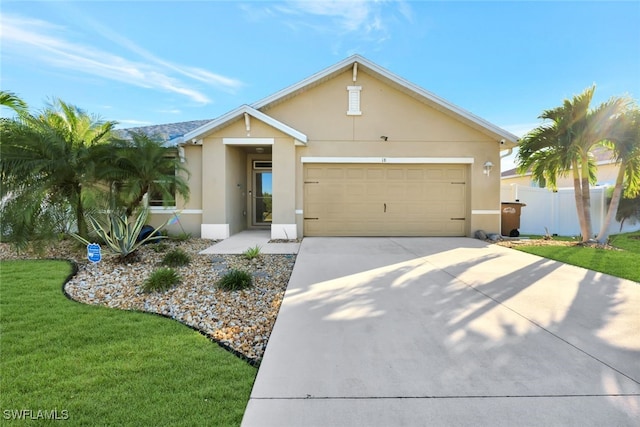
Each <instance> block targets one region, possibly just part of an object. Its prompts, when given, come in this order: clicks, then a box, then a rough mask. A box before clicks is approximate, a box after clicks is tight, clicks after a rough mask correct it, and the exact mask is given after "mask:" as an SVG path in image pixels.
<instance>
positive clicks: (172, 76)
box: [0, 15, 242, 104]
mask: <svg viewBox="0 0 640 427" xmlns="http://www.w3.org/2000/svg"><path fill="white" fill-rule="evenodd" d="M0 23H1V26H2V32H1V35H0V37H1V41H2V46H3V50H5V51H11V52H13V54H17V55H22V56H24V57H27V58H29V59H30V60H35V61H39V62H43V63H45V64H48V65H50V66H54V67H57V68H62V69H66V70H70V71H72V72H81V73H84V74H88V75H92V76H97V77H102V78H106V79H110V80H115V81H120V82H124V83H127V84H130V85H134V86H139V87H144V88H149V89H159V90H163V91H167V92H172V93H176V94H179V95H182V96H185V97H187V98H189V99H190V100H192V101H194V102H197V103H200V104H208V103H210V102H211V100H210V99H209V97H208V96H207V95H206V94H205V93H203V92H201V91H200V90H197V89H196V88H194V87H193V84H190V82H189V80H193V81H197V82H202V83H206V84H208V85H211V86H214V87H217V88H218V89H221V90H224V91H231V92H233V91H234V90H236V89H238V88H240V87H241V86H242V83H241V82H240V81H239V80H236V79H233V78H229V77H225V76H221V75H218V74H215V73H212V72H209V71H207V70H204V69H201V68H197V67H188V66H180V65H176V64H173V63H171V62H169V61H166V60H163V59H161V58H158V57H156V56H154V55H153V54H151V53H149V52H147V51H146V50H144V49H142V48H141V47H139V46H137V45H136V44H135V43H133V42H131V41H129V40H127V39H126V38H124V37H122V36H119V35H116V34H115V33H113V32H111V31H110V30H108V29H107V28H106V27H104V26H99V27H97V28H98V29H99V33H100V34H101V35H102V36H103V37H106V38H108V39H110V40H111V41H116V42H117V43H118V44H119V45H121V46H123V47H125V48H126V49H128V50H129V51H131V52H132V53H134V54H135V57H134V58H133V59H130V58H125V57H123V56H120V55H116V54H113V53H110V52H107V51H104V50H100V49H97V48H95V47H92V46H88V45H86V44H81V43H75V42H72V41H69V40H67V39H65V38H64V37H62V36H60V35H59V34H58V33H60V32H62V31H64V30H65V28H64V27H60V26H57V25H54V24H51V23H49V22H46V21H42V20H38V19H30V18H23V17H20V16H13V15H2V16H1V17H0ZM94 28H95V27H94ZM185 77H186V78H187V80H186V81H185V79H184V78H185Z"/></svg>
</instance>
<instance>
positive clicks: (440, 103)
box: [184, 55, 518, 149]
mask: <svg viewBox="0 0 640 427" xmlns="http://www.w3.org/2000/svg"><path fill="white" fill-rule="evenodd" d="M354 64H357V65H356V68H355V70H354V72H357V70H358V69H364V70H365V71H366V72H367V73H369V74H372V75H374V76H376V77H377V78H379V79H381V80H383V81H385V82H387V83H388V84H390V85H391V86H392V87H395V88H396V89H399V90H400V91H402V92H404V93H407V94H408V95H410V96H412V97H414V98H416V99H418V100H420V101H422V102H424V103H425V104H427V105H429V106H431V107H432V108H435V109H437V110H439V111H441V112H443V113H445V114H447V115H449V116H452V117H454V118H455V119H457V120H459V121H461V122H463V123H465V124H467V125H469V126H471V127H473V128H475V129H477V130H479V131H481V132H483V133H485V134H488V135H490V136H491V137H493V138H496V139H499V140H504V148H505V149H506V148H512V147H515V146H516V145H517V144H518V137H517V136H516V135H514V134H512V133H510V132H508V131H506V130H504V129H502V128H500V127H498V126H496V125H493V124H491V123H489V122H488V121H486V120H484V119H482V118H480V117H478V116H476V115H474V114H472V113H470V112H468V111H466V110H464V109H462V108H460V107H458V106H456V105H454V104H452V103H450V102H449V101H446V100H445V99H443V98H440V97H439V96H437V95H435V94H433V93H431V92H429V91H427V90H425V89H422V88H421V87H419V86H417V85H415V84H413V83H411V82H409V81H408V80H405V79H403V78H402V77H399V76H397V75H395V74H393V73H391V72H390V71H387V70H386V69H384V68H382V67H380V66H379V65H377V64H374V63H373V62H371V61H369V60H368V59H366V58H363V57H362V56H360V55H353V56H350V57H348V58H346V59H344V60H343V61H340V62H338V63H337V64H335V65H332V66H331V67H329V68H326V69H324V70H322V71H320V72H318V73H316V74H314V75H312V76H310V77H308V78H306V79H304V80H302V81H300V82H298V83H296V84H294V85H292V86H289V87H287V88H285V89H283V90H281V91H279V92H276V93H274V94H273V95H271V96H268V97H266V98H264V99H262V100H260V101H258V102H255V103H253V104H251V105H245V106H242V107H240V108H238V109H236V110H233V111H231V112H229V113H227V114H225V115H223V116H221V117H220V118H217V119H215V120H213V121H212V122H211V123H208V124H207V125H204V126H202V127H200V128H198V129H195V130H194V131H192V132H189V133H188V134H186V135H185V137H184V140H185V141H186V140H189V139H194V138H195V139H199V138H200V137H202V136H203V135H204V134H205V133H208V132H210V131H212V130H214V129H217V128H220V127H222V126H224V125H225V124H227V123H229V122H230V121H231V120H234V119H237V118H238V116H240V115H241V114H243V113H245V112H248V113H249V114H251V115H254V114H255V113H256V112H258V111H257V110H260V111H262V113H265V111H266V110H268V109H269V108H270V107H272V106H275V105H277V104H279V103H281V102H284V101H286V100H287V99H289V98H291V97H294V96H296V95H297V94H299V93H301V92H303V91H306V90H308V89H310V88H312V87H314V86H318V85H319V84H321V83H323V82H325V81H327V80H329V79H331V78H333V77H334V76H336V75H338V74H340V73H343V72H345V71H346V70H349V69H353V68H354ZM265 116H266V114H265ZM266 117H268V116H266ZM256 118H258V117H256ZM261 120H262V119H261ZM272 120H274V119H272ZM280 125H281V126H285V127H287V128H288V126H286V125H285V124H282V123H280ZM289 129H291V128H289ZM291 130H292V129H291ZM296 132H297V131H296ZM286 133H288V132H286ZM292 136H293V135H292ZM300 141H302V140H300ZM302 142H306V140H305V141H302Z"/></svg>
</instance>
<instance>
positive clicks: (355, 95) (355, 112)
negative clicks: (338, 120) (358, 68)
mask: <svg viewBox="0 0 640 427" xmlns="http://www.w3.org/2000/svg"><path fill="white" fill-rule="evenodd" d="M356 64H357V62H356ZM354 65H355V64H354ZM347 91H348V92H349V96H348V100H347V104H348V106H349V110H348V111H347V116H361V115H362V111H361V110H360V92H361V91H362V86H347Z"/></svg>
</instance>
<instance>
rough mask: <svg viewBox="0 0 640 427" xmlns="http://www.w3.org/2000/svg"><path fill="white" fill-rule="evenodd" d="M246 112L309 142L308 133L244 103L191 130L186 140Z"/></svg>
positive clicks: (293, 136)
mask: <svg viewBox="0 0 640 427" xmlns="http://www.w3.org/2000/svg"><path fill="white" fill-rule="evenodd" d="M244 113H247V114H249V115H250V116H252V117H254V118H256V119H258V120H260V121H262V122H264V123H266V124H268V125H269V126H271V127H273V128H275V129H278V130H279V131H281V132H282V133H285V134H287V135H289V136H291V137H292V138H294V139H295V140H296V141H300V142H301V143H303V144H306V143H307V140H308V138H307V135H305V134H303V133H302V132H300V131H297V130H295V129H293V128H292V127H290V126H287V125H285V124H284V123H282V122H280V121H278V120H276V119H274V118H273V117H271V116H268V115H266V114H264V113H263V112H261V111H258V110H256V109H255V108H253V107H250V106H248V105H242V106H240V107H238V108H236V109H235V110H232V111H229V112H228V113H226V114H224V115H222V116H220V117H218V118H217V119H214V120H212V121H210V122H209V123H207V124H205V125H203V126H200V127H199V128H197V129H195V130H192V131H191V132H189V133H187V134H185V135H184V136H183V138H184V141H186V142H189V141H192V140H194V139H200V137H201V136H202V135H204V134H206V133H207V132H209V131H211V130H213V129H216V128H218V127H220V126H222V125H224V124H226V123H228V122H230V121H232V120H236V119H237V118H238V117H240V116H242V115H243V114H244Z"/></svg>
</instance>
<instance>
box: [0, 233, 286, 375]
mask: <svg viewBox="0 0 640 427" xmlns="http://www.w3.org/2000/svg"><path fill="white" fill-rule="evenodd" d="M213 243H215V242H212V241H211V240H203V239H189V240H188V241H184V242H177V241H171V240H164V241H163V242H162V243H160V244H151V245H147V246H144V247H142V248H140V249H139V250H138V252H137V257H136V259H135V260H132V261H130V262H128V263H123V262H121V261H120V260H119V259H118V258H117V257H116V256H114V255H111V254H109V253H105V252H106V251H105V250H104V249H103V260H102V261H101V262H100V263H98V264H95V265H94V264H92V263H90V262H88V261H87V259H86V249H83V248H79V247H78V245H76V244H75V242H73V241H63V242H60V243H59V244H57V245H55V246H54V247H50V248H46V249H44V250H43V251H42V253H38V254H34V253H22V254H16V253H15V252H14V251H13V250H11V249H10V248H9V247H8V246H7V245H5V244H2V245H0V259H16V258H22V259H25V258H62V259H70V260H72V261H74V262H76V263H77V265H78V272H77V274H76V275H75V276H74V277H73V278H72V279H71V280H70V281H69V282H67V284H66V285H65V292H66V293H67V295H68V296H69V297H70V298H72V299H74V300H76V301H80V302H83V303H86V304H95V305H103V306H107V307H111V308H119V309H123V310H138V311H146V312H150V313H157V314H161V315H163V316H167V317H170V318H173V319H176V320H178V321H180V322H182V323H184V324H186V325H188V326H191V327H193V328H195V329H198V330H199V331H201V332H202V333H204V334H205V335H207V336H209V337H211V338H213V339H215V340H216V341H218V342H219V343H221V344H222V345H223V346H225V347H228V348H230V349H232V350H234V351H236V352H238V353H240V354H241V355H243V356H244V357H246V358H247V359H248V360H249V361H250V362H253V363H258V362H259V361H260V359H261V358H262V356H263V354H264V349H265V347H266V345H267V341H268V340H269V335H270V334H271V330H272V328H273V324H274V323H275V319H276V316H277V314H278V310H279V308H280V304H281V302H282V298H283V295H284V291H285V290H286V287H287V284H288V282H289V277H290V276H291V271H292V269H293V265H294V263H295V255H267V254H261V255H260V256H259V257H258V258H256V259H254V260H247V259H246V258H245V257H244V256H243V255H198V252H200V251H201V250H203V249H205V248H207V247H209V246H211V245H212V244H213ZM175 248H180V249H182V250H183V251H185V252H186V253H188V254H189V255H190V256H191V263H190V264H189V265H187V266H185V267H176V268H175V269H176V271H177V272H178V273H179V274H180V276H181V277H182V282H181V284H180V285H178V286H176V287H175V288H172V289H170V290H168V291H166V292H153V293H144V292H143V291H142V284H143V282H144V281H145V280H146V279H147V278H148V277H149V275H150V274H151V273H152V272H153V271H154V270H155V269H156V268H158V267H160V263H161V260H162V258H163V256H164V254H165V253H166V252H168V251H170V250H172V249H175ZM234 268H235V269H241V270H245V271H248V272H250V273H251V274H252V276H253V283H254V286H253V287H252V288H250V289H248V290H244V291H233V292H228V291H223V290H219V289H217V288H216V286H215V283H216V282H217V280H218V279H219V278H220V277H221V276H222V275H224V274H225V273H226V272H227V271H229V270H230V269H234Z"/></svg>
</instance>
